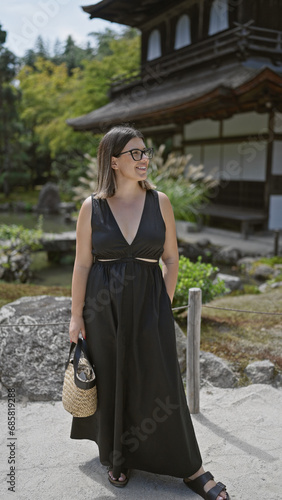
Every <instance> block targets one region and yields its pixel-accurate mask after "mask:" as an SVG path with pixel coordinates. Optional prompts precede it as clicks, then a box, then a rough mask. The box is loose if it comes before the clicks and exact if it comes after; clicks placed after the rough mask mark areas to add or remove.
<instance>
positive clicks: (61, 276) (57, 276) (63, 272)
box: [30, 252, 75, 287]
mask: <svg viewBox="0 0 282 500" xmlns="http://www.w3.org/2000/svg"><path fill="white" fill-rule="evenodd" d="M74 257H75V256H74V254H73V255H71V254H70V255H68V256H66V257H63V258H62V259H61V261H60V262H59V263H56V262H49V261H48V256H47V252H34V253H33V254H32V263H31V266H30V270H31V271H32V273H33V277H32V279H31V283H33V284H35V285H43V286H64V287H71V280H72V272H73V264H74Z"/></svg>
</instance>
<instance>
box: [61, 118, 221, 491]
mask: <svg viewBox="0 0 282 500" xmlns="http://www.w3.org/2000/svg"><path fill="white" fill-rule="evenodd" d="M152 154H153V151H152V149H151V148H149V149H148V148H146V146H145V143H144V138H143V136H142V134H141V133H140V132H138V131H137V130H135V129H134V128H131V127H115V128H113V129H112V130H110V131H109V132H108V133H107V134H106V135H105V136H104V138H103V139H102V141H101V143H100V146H99V152H98V186H97V191H96V193H95V194H94V193H93V194H92V195H91V196H89V197H88V198H87V199H86V200H85V201H84V203H83V205H82V207H81V211H80V214H79V217H78V222H77V247H76V259H75V264H74V272H73V281H72V317H71V323H70V328H69V333H70V340H71V341H73V342H77V339H78V335H79V332H80V331H81V332H82V335H83V336H84V337H85V338H86V342H87V345H88V348H89V352H90V355H91V358H92V360H93V363H94V365H95V371H96V375H97V392H98V409H97V411H96V413H95V414H94V415H93V416H90V417H87V418H73V424H72V430H71V437H72V438H74V439H91V440H94V441H96V443H97V444H98V447H99V454H100V460H101V463H102V464H103V465H107V466H108V467H109V471H108V479H109V481H110V483H111V484H113V485H114V486H118V487H122V486H125V485H126V484H127V482H128V471H129V469H139V470H144V471H148V472H153V473H157V474H168V475H171V476H175V477H181V478H185V484H187V486H188V487H189V488H191V489H193V490H194V491H198V492H199V491H201V492H202V493H200V494H201V495H202V496H203V498H209V499H210V500H216V499H217V500H222V499H228V498H229V497H228V495H227V493H226V491H225V487H224V486H223V485H220V483H219V484H218V485H217V486H216V485H215V482H214V481H213V478H212V476H211V474H209V473H204V470H203V468H202V467H201V464H202V460H201V455H200V452H199V448H198V444H197V441H196V437H195V433H194V429H193V425H192V421H191V417H190V414H189V410H188V407H187V402H186V396H185V392H184V388H183V383H182V379H181V374H180V370H179V364H178V359H177V351H176V340H175V329H174V319H173V314H172V310H171V301H172V299H173V295H174V290H175V286H176V280H177V273H178V248H177V240H176V231H175V222H174V216H173V212H172V208H171V204H170V202H169V200H168V198H167V196H166V195H165V194H164V193H160V192H158V191H156V190H155V189H154V188H153V186H152V185H151V184H150V183H149V182H148V181H147V179H146V177H147V170H148V165H149V159H150V157H152ZM93 257H94V263H93ZM160 258H161V259H162V269H161V268H160V266H159V259H160ZM188 478H189V479H188ZM200 478H201V479H200ZM198 481H200V486H199V484H198ZM204 487H205V488H207V489H209V490H210V491H211V492H212V490H213V494H211V496H209V497H206V493H205V491H204Z"/></svg>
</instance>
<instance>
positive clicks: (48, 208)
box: [36, 182, 60, 214]
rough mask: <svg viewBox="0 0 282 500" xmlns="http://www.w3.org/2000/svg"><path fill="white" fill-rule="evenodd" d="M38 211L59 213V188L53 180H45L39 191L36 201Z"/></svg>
mask: <svg viewBox="0 0 282 500" xmlns="http://www.w3.org/2000/svg"><path fill="white" fill-rule="evenodd" d="M36 210H37V212H40V213H47V214H51V213H56V214H57V213H59V212H60V195H59V188H58V186H57V185H56V184H54V183H53V182H47V183H46V184H45V185H44V186H43V188H42V189H41V191H40V193H39V198H38V203H37V207H36Z"/></svg>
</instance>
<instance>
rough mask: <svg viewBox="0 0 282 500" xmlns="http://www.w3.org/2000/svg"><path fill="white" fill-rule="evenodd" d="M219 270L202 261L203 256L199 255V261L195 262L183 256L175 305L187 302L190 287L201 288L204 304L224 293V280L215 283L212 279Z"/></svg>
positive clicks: (180, 261) (180, 263)
mask: <svg viewBox="0 0 282 500" xmlns="http://www.w3.org/2000/svg"><path fill="white" fill-rule="evenodd" d="M217 271H218V268H217V267H214V266H212V265H211V264H205V263H204V262H202V258H201V257H198V260H197V262H195V263H193V262H191V261H190V259H188V258H186V257H183V256H181V257H180V259H179V273H178V280H177V285H176V290H175V294H174V299H173V307H180V306H184V305H185V304H187V301H188V290H189V288H195V287H196V288H201V290H202V302H203V304H204V303H206V302H210V301H211V300H212V299H214V298H215V297H217V296H219V295H222V294H223V293H224V292H225V291H226V289H225V285H224V282H223V281H222V280H218V281H217V282H216V283H213V281H212V275H213V274H214V273H216V272H217Z"/></svg>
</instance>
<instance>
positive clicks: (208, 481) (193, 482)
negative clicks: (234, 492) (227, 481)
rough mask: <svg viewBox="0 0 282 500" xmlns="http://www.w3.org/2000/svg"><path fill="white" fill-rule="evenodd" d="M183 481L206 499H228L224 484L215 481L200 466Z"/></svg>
mask: <svg viewBox="0 0 282 500" xmlns="http://www.w3.org/2000/svg"><path fill="white" fill-rule="evenodd" d="M184 483H185V484H186V486H188V488H190V489H191V490H192V491H194V492H195V493H198V495H200V496H201V497H202V498H204V499H206V500H230V497H229V495H228V493H227V492H226V488H225V485H224V484H222V483H216V482H215V481H214V480H213V476H212V475H211V473H210V472H205V471H204V469H203V468H202V467H201V469H199V470H198V472H196V474H194V475H193V476H190V477H189V478H185V479H184ZM189 483H190V484H189Z"/></svg>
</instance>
